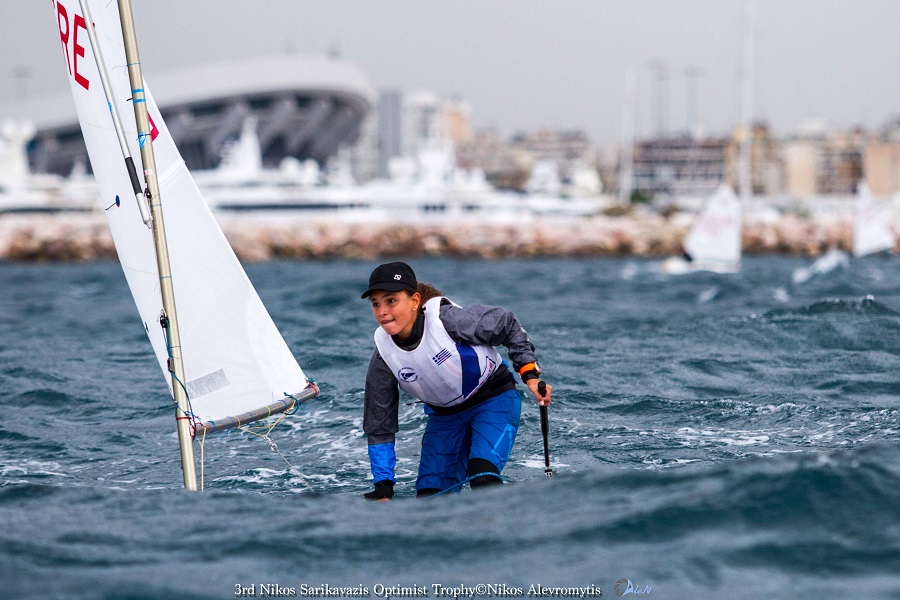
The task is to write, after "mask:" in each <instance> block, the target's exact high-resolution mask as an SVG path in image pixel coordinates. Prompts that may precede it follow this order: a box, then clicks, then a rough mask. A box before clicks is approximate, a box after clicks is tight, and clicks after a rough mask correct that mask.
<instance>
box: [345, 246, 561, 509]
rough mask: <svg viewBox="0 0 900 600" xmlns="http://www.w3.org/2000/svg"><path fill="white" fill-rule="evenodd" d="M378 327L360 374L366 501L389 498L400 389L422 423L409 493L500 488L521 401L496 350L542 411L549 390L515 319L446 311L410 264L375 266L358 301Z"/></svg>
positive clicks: (481, 310)
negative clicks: (367, 305)
mask: <svg viewBox="0 0 900 600" xmlns="http://www.w3.org/2000/svg"><path fill="white" fill-rule="evenodd" d="M362 297H363V298H368V299H369V301H370V302H371V305H372V314H373V316H374V317H375V320H376V321H377V322H378V325H379V327H378V329H377V330H376V331H375V352H374V354H373V356H372V359H371V361H370V362H369V369H368V372H367V374H366V389H365V405H364V414H363V430H364V431H365V433H366V434H367V436H368V443H369V445H368V450H369V462H370V465H371V468H372V479H373V482H374V484H375V489H374V490H373V491H371V492H369V493H367V494H365V497H366V498H367V499H369V500H389V499H391V498H392V497H393V495H394V483H395V481H396V479H395V476H394V469H395V466H396V462H397V459H396V454H395V452H394V436H395V434H396V433H397V431H399V418H398V415H399V404H400V402H399V398H400V395H399V390H403V391H404V392H406V393H408V394H410V395H411V396H413V397H415V398H416V399H418V400H420V401H422V402H423V403H424V408H425V413H426V415H428V420H427V423H426V425H425V434H424V436H423V438H422V453H421V458H420V461H419V474H418V478H417V479H416V495H417V496H430V495H433V494H436V493H438V492H442V491H445V490H452V491H459V489H460V488H461V487H462V484H463V483H464V482H466V481H468V482H469V484H470V486H471V487H472V489H478V488H481V487H484V486H489V485H492V484H498V483H502V480H501V479H500V472H501V471H502V470H503V467H504V466H505V465H506V462H507V460H509V456H510V452H511V451H512V447H513V443H514V442H515V439H516V432H517V431H518V428H519V417H520V414H521V408H522V406H521V398H520V396H519V393H518V391H517V390H516V383H515V380H514V379H513V375H512V374H511V373H510V371H509V369H508V368H507V366H506V363H504V362H503V360H502V359H501V357H500V354H499V353H498V352H497V350H496V348H495V347H496V346H499V345H503V346H505V347H506V349H507V353H508V355H509V359H510V361H511V362H512V363H513V366H514V368H515V370H516V372H518V374H519V376H520V377H521V379H522V381H523V382H524V383H525V384H526V385H527V386H528V388H529V390H530V391H531V393H532V394H533V395H534V397H535V398H536V399H537V401H538V403H539V404H541V405H543V406H546V405H549V404H550V395H551V390H552V387H551V386H549V385H548V386H547V387H546V392H545V395H544V396H541V395H540V394H539V392H538V381H539V378H540V374H541V369H540V367H539V366H538V361H537V358H536V357H535V354H534V345H533V344H532V343H531V341H530V340H529V339H528V334H527V333H526V332H525V329H523V328H522V326H521V325H520V324H519V321H518V319H516V317H515V315H514V314H513V313H511V312H510V311H508V310H506V309H505V308H501V307H498V306H484V305H481V304H471V305H467V306H459V305H457V304H454V303H453V302H451V301H450V300H448V299H447V298H445V297H444V296H443V294H441V292H439V291H438V290H436V289H435V288H434V287H432V286H431V285H429V284H427V283H420V282H418V281H417V280H416V275H415V273H414V272H413V270H412V268H410V266H409V265H407V264H406V263H403V262H392V263H386V264H383V265H380V266H378V267H377V268H376V269H375V270H374V271H372V275H371V276H370V277H369V288H368V289H367V290H366V291H365V293H364V294H363V295H362Z"/></svg>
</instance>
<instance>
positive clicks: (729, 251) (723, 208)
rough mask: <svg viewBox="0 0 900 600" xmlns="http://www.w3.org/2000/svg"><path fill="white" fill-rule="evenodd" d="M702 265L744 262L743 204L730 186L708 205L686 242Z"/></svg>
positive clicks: (702, 210)
mask: <svg viewBox="0 0 900 600" xmlns="http://www.w3.org/2000/svg"><path fill="white" fill-rule="evenodd" d="M684 249H685V251H687V253H688V254H690V255H691V258H692V259H693V261H694V262H696V263H697V264H698V265H721V266H722V267H729V266H736V265H738V264H739V263H740V260H741V201H740V200H739V199H738V197H737V196H736V195H735V194H734V192H733V191H732V190H731V188H730V187H728V186H727V185H722V186H719V189H717V190H716V192H715V194H713V196H712V197H711V198H710V199H709V200H708V201H707V202H706V204H704V206H703V208H702V209H701V210H700V213H699V214H698V215H697V220H696V221H695V222H694V225H693V226H692V227H691V230H690V232H689V233H688V235H687V238H686V239H685V241H684Z"/></svg>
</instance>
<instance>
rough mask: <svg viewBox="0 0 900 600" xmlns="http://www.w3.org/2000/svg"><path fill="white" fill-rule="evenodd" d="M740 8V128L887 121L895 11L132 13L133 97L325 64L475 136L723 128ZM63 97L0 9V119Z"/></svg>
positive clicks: (850, 5)
mask: <svg viewBox="0 0 900 600" xmlns="http://www.w3.org/2000/svg"><path fill="white" fill-rule="evenodd" d="M110 1H112V0H110ZM748 2H750V3H751V6H753V7H754V8H753V9H752V10H751V11H750V13H751V14H755V18H754V19H753V22H754V23H755V25H754V27H753V28H752V31H753V36H752V39H753V52H752V56H753V69H752V72H753V77H752V85H751V86H750V89H752V103H751V104H752V111H751V112H752V116H753V117H754V119H757V120H762V121H765V122H767V123H769V125H770V126H771V127H772V128H773V129H774V131H775V132H776V134H778V135H789V134H792V133H795V132H797V131H799V130H801V129H802V128H805V127H808V126H809V124H811V123H821V124H823V125H825V126H828V127H834V128H843V129H846V128H849V127H852V126H855V125H862V126H864V127H866V128H868V129H870V130H877V129H879V128H880V127H881V126H883V125H884V124H886V123H887V122H888V121H889V120H891V119H893V118H897V117H900V66H898V58H900V35H898V26H900V0H554V1H549V0H547V1H545V0H415V1H413V0H327V1H326V0H315V1H313V0H254V1H253V2H247V1H246V0H242V1H237V0H132V4H133V7H134V15H135V21H136V27H137V33H138V42H139V44H140V52H141V62H142V63H143V67H144V76H145V78H146V80H147V81H148V84H149V86H150V88H151V89H152V87H153V74H154V73H155V72H164V71H166V70H168V69H170V68H173V67H177V66H180V65H185V64H204V63H209V62H214V61H219V60H227V59H230V58H236V57H242V56H270V55H279V54H284V53H286V52H295V53H301V54H311V55H323V54H327V53H330V52H338V53H339V54H340V56H341V57H342V58H343V59H345V60H347V61H349V62H352V63H354V64H355V65H356V66H358V67H359V68H360V69H361V70H362V71H363V73H365V74H366V75H367V77H368V78H369V80H370V82H371V84H372V86H373V87H374V88H375V89H399V90H404V91H416V90H432V91H435V92H438V93H440V94H443V95H447V96H450V95H458V96H461V97H462V98H464V99H465V100H467V101H468V102H469V104H470V105H471V110H472V122H473V126H474V127H475V128H478V129H482V128H495V129H497V130H499V131H500V132H501V133H502V134H504V135H511V134H512V133H515V132H517V131H534V130H536V129H539V128H552V129H581V130H583V131H585V132H586V133H587V134H588V136H589V138H590V139H591V140H592V141H593V142H594V144H595V145H597V146H599V147H602V146H604V145H615V144H617V143H619V141H620V140H621V139H622V136H623V123H625V122H626V121H627V120H628V119H629V118H631V119H633V122H634V133H635V135H636V136H637V137H644V136H649V135H653V134H656V133H657V132H658V131H660V130H662V131H664V132H667V133H672V132H678V131H686V130H687V129H688V128H689V127H697V126H699V128H700V129H701V130H702V131H705V132H706V133H709V134H721V133H727V132H728V131H730V130H731V128H732V127H734V126H735V125H736V124H737V123H739V122H740V115H741V82H742V77H741V73H742V67H741V65H742V51H743V48H744V44H743V40H744V39H745V38H744V31H746V30H747V29H746V28H745V27H743V26H742V24H744V23H747V22H748V19H747V18H746V17H747V14H748V9H747V3H748ZM629 72H630V73H632V75H631V77H633V79H634V81H635V87H634V90H635V93H634V101H633V102H632V103H630V105H629V106H628V107H626V102H625V98H626V93H625V88H626V85H625V81H626V79H627V77H628V75H627V73H629ZM67 93H68V80H67V77H66V71H65V64H64V61H63V59H62V50H61V46H60V42H59V36H58V32H57V29H56V22H55V18H54V13H53V7H52V2H51V0H2V9H0V106H2V105H4V104H8V103H10V102H14V101H16V100H17V99H21V98H23V97H24V98H25V99H26V100H27V99H28V98H36V97H46V96H55V95H57V94H67ZM73 114H74V108H73ZM2 119H3V115H2V114H0V120H2Z"/></svg>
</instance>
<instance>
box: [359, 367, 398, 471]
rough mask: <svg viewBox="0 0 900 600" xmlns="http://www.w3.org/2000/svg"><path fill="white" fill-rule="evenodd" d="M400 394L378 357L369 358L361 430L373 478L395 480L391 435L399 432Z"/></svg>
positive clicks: (392, 437)
mask: <svg viewBox="0 0 900 600" xmlns="http://www.w3.org/2000/svg"><path fill="white" fill-rule="evenodd" d="M399 410H400V391H399V389H398V387H397V379H396V378H395V377H394V375H393V373H391V370H390V368H388V366H387V364H386V363H385V362H384V360H383V359H382V358H381V355H379V354H378V351H375V353H374V354H373V355H372V360H371V361H369V370H368V372H367V373H366V390H365V399H364V401H363V431H364V432H365V433H366V435H367V436H368V442H369V448H368V452H369V465H370V466H371V468H372V479H373V481H374V482H378V481H381V480H384V479H389V480H391V481H394V467H395V465H396V462H397V459H396V456H395V454H394V435H395V434H396V433H397V431H399V429H400V423H399Z"/></svg>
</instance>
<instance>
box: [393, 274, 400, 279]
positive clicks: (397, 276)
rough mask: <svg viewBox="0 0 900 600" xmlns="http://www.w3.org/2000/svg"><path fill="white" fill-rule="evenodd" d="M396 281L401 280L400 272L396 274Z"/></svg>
mask: <svg viewBox="0 0 900 600" xmlns="http://www.w3.org/2000/svg"><path fill="white" fill-rule="evenodd" d="M394 281H400V274H399V273H398V274H397V275H394Z"/></svg>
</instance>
